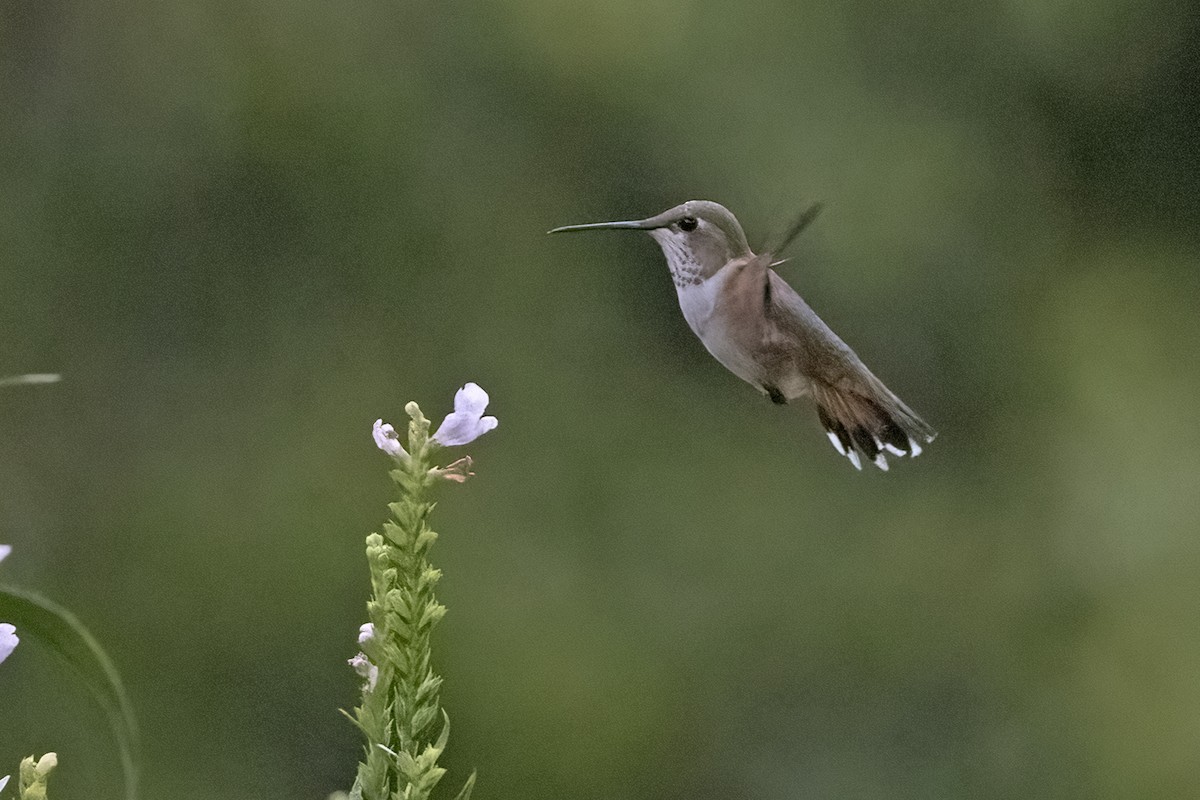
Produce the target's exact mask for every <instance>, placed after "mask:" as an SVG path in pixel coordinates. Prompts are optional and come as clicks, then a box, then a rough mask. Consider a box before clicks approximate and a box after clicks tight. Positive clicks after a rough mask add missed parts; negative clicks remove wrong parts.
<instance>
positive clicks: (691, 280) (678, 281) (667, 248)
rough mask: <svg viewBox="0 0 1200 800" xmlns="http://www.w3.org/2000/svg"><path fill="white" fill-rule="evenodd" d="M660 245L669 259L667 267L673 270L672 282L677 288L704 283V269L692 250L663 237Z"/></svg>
mask: <svg viewBox="0 0 1200 800" xmlns="http://www.w3.org/2000/svg"><path fill="white" fill-rule="evenodd" d="M655 238H658V237H655ZM658 243H659V244H660V245H662V250H663V255H665V256H666V257H667V266H668V267H670V269H671V280H672V281H674V282H675V286H676V287H677V288H679V289H682V288H684V287H685V286H697V285H699V284H701V283H704V274H703V269H702V268H701V266H700V262H699V261H698V260H697V259H696V254H695V253H693V252H692V250H691V248H689V247H686V246H684V245H683V244H682V243H681V242H679V241H677V240H675V239H673V238H671V237H663V238H661V239H659V242H658Z"/></svg>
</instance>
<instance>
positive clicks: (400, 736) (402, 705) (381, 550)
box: [350, 403, 475, 800]
mask: <svg viewBox="0 0 1200 800" xmlns="http://www.w3.org/2000/svg"><path fill="white" fill-rule="evenodd" d="M405 410H406V411H407V412H408V414H409V417H410V418H411V422H410V423H409V429H408V453H409V454H410V455H409V457H408V458H407V459H406V460H405V461H403V462H401V464H400V466H399V467H398V468H397V469H393V470H392V471H391V473H390V474H391V477H392V479H393V480H394V481H395V482H396V485H397V487H398V488H399V489H400V499H399V500H398V501H396V502H394V503H391V504H389V506H388V508H389V509H390V510H391V517H392V518H391V519H389V520H388V521H387V522H385V523H384V525H383V533H382V534H379V533H372V534H371V535H370V536H368V537H367V541H366V545H367V564H368V566H369V568H370V573H371V599H370V600H369V601H368V602H367V614H368V617H369V619H370V621H371V624H372V625H373V628H374V632H373V635H372V636H370V637H369V638H368V639H366V640H365V641H362V642H360V644H361V645H362V649H363V654H364V655H365V656H366V657H367V660H368V661H369V664H370V665H371V666H372V667H374V669H377V670H378V672H377V673H376V674H374V675H373V676H372V675H370V674H368V675H367V676H366V677H367V682H366V683H365V684H364V686H363V695H362V704H361V705H360V706H359V707H358V708H356V709H355V712H354V720H355V722H356V723H357V725H358V727H359V728H360V729H361V730H362V731H363V733H364V735H365V736H366V739H367V743H366V748H365V750H366V752H365V757H364V759H363V761H361V762H360V763H359V765H358V776H357V778H356V780H355V784H354V788H353V789H352V790H351V793H350V796H351V798H354V799H355V800H356V799H357V798H360V797H361V798H364V799H365V800H425V798H428V797H429V796H430V794H431V793H432V791H433V789H434V787H435V786H437V784H438V781H440V780H441V778H442V776H443V775H444V774H445V770H444V769H443V768H441V767H439V766H438V764H437V761H438V758H439V756H441V754H442V752H443V751H444V750H445V748H446V740H447V737H448V736H449V732H450V722H449V719H448V718H447V717H446V715H445V712H444V711H442V709H441V706H440V701H439V689H440V688H441V685H442V679H441V677H440V676H439V675H437V673H435V672H434V670H433V664H432V647H431V641H430V638H431V635H432V633H433V628H434V626H436V625H437V623H438V622H439V621H440V620H441V619H442V617H443V615H445V613H446V608H445V606H443V605H441V604H440V603H438V601H437V597H436V596H435V594H434V588H435V587H436V586H437V582H438V579H439V578H440V577H441V572H440V571H438V570H437V569H434V568H433V566H432V565H431V564H430V563H429V549H430V547H432V545H433V543H434V542H435V541H436V540H437V534H436V533H435V532H434V531H433V529H432V528H431V527H430V526H429V514H430V512H431V511H432V510H433V507H434V503H433V502H432V500H431V495H432V489H433V484H434V483H435V482H437V481H438V480H439V479H438V477H437V476H436V473H434V472H431V470H432V469H433V465H432V459H431V456H432V451H433V450H434V449H435V448H436V447H437V444H436V443H435V442H431V441H430V439H429V420H427V419H426V418H425V416H424V415H423V414H422V413H421V409H420V408H419V407H417V404H416V403H409V404H408V405H407V406H406V408H405ZM474 778H475V776H474V775H472V776H471V778H470V779H469V780H468V781H467V784H466V785H465V786H464V787H463V790H462V791H461V792H460V793H459V795H458V796H459V798H462V800H467V798H469V796H470V790H471V787H472V785H473V783H474Z"/></svg>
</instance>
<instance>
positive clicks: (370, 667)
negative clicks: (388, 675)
mask: <svg viewBox="0 0 1200 800" xmlns="http://www.w3.org/2000/svg"><path fill="white" fill-rule="evenodd" d="M346 663H348V664H349V665H350V666H351V667H353V668H354V671H355V672H357V673H358V676H359V677H360V678H366V679H367V690H368V691H374V690H375V684H376V682H377V681H378V680H379V667H377V666H375V665H374V664H372V663H371V662H370V660H368V659H367V657H366V656H365V655H363V654H362V653H359V654H358V655H356V656H355V657H354V658H351V659H349V660H348V661H347V662H346Z"/></svg>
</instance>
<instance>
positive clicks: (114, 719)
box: [0, 585, 138, 800]
mask: <svg viewBox="0 0 1200 800" xmlns="http://www.w3.org/2000/svg"><path fill="white" fill-rule="evenodd" d="M0 619H3V620H4V621H5V622H11V623H12V624H13V625H16V626H17V631H18V633H20V634H21V635H22V636H25V635H31V636H33V637H34V638H36V639H37V640H38V641H40V642H42V643H43V644H45V645H46V646H48V647H49V648H50V650H51V651H53V652H54V653H55V654H56V655H58V656H59V658H61V659H62V660H63V661H65V662H67V664H69V665H70V666H71V667H73V668H74V669H75V671H76V672H77V673H78V674H79V676H80V678H82V679H83V682H84V685H86V686H87V688H88V689H89V690H90V691H91V693H92V696H93V697H95V698H96V701H97V702H98V703H99V704H100V707H101V708H103V709H104V712H105V715H106V716H107V717H108V724H109V726H110V727H111V728H112V732H113V736H114V737H115V738H116V740H117V748H118V750H119V751H120V756H121V770H122V772H123V773H124V775H125V797H126V800H137V788H138V787H137V784H138V743H137V723H136V721H135V720H134V717H133V707H132V706H131V705H130V704H129V698H128V697H127V696H126V695H125V689H124V688H123V687H122V686H121V677H120V675H118V674H117V670H116V667H114V666H113V663H112V661H111V660H110V659H109V657H108V656H107V655H106V654H105V652H104V650H103V649H102V648H101V647H100V643H99V642H97V641H96V638H95V637H94V636H92V634H91V633H89V632H88V629H87V628H85V627H84V626H83V623H82V622H80V621H79V619H78V618H77V617H76V616H75V615H74V614H72V613H71V612H70V611H68V610H67V609H65V608H63V607H62V606H60V605H58V604H56V603H53V602H51V601H49V600H47V599H46V598H44V597H41V596H40V595H37V594H35V593H33V592H28V591H25V590H24V589H17V588H15V587H12V586H4V585H0Z"/></svg>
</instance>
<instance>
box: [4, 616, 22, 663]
mask: <svg viewBox="0 0 1200 800" xmlns="http://www.w3.org/2000/svg"><path fill="white" fill-rule="evenodd" d="M20 642H21V637H19V636H17V629H16V627H15V626H13V625H10V624H9V623H7V622H0V662H2V661H4V659H6V658H8V657H9V656H10V655H12V651H13V650H16V649H17V645H18V644H20Z"/></svg>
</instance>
